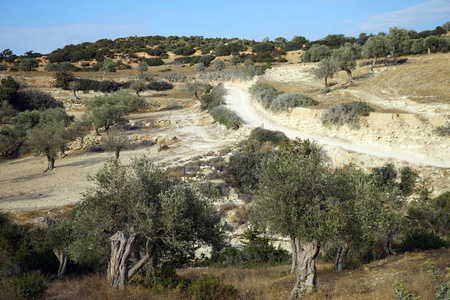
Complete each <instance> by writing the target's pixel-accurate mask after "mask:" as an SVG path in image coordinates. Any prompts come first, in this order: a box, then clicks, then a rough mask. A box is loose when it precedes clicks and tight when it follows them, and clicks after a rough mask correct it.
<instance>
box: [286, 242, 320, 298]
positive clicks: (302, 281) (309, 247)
mask: <svg viewBox="0 0 450 300" xmlns="http://www.w3.org/2000/svg"><path fill="white" fill-rule="evenodd" d="M295 243H296V245H297V249H298V255H297V261H298V273H297V280H296V282H295V286H294V289H293V290H292V293H291V297H290V298H289V299H290V300H291V299H296V298H299V297H300V296H301V295H302V294H305V293H310V292H312V291H313V290H314V289H315V288H316V287H317V273H316V257H317V255H319V250H320V244H319V243H318V242H317V241H312V242H309V243H306V244H304V246H303V247H301V245H300V241H299V240H298V239H296V240H295Z"/></svg>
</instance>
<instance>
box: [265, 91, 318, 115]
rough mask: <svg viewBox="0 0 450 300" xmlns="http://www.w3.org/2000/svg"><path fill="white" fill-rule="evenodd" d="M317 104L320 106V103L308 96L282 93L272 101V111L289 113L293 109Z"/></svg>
mask: <svg viewBox="0 0 450 300" xmlns="http://www.w3.org/2000/svg"><path fill="white" fill-rule="evenodd" d="M317 104H319V102H317V101H316V100H314V99H313V98H311V97H308V96H304V95H299V94H291V93H282V94H279V95H278V96H277V97H276V98H275V99H273V100H272V101H271V104H270V110H272V111H275V112H277V111H288V110H289V108H291V107H299V106H313V105H317Z"/></svg>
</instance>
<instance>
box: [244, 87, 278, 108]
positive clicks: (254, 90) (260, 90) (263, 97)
mask: <svg viewBox="0 0 450 300" xmlns="http://www.w3.org/2000/svg"><path fill="white" fill-rule="evenodd" d="M249 92H250V95H252V96H253V97H254V98H255V99H256V100H257V101H258V102H259V103H260V104H261V105H262V106H263V107H264V108H266V109H268V108H269V107H270V105H271V104H272V101H273V99H275V98H276V97H277V96H278V95H279V93H278V92H277V91H276V90H275V89H274V88H273V87H271V86H270V85H268V84H265V83H255V84H254V85H252V86H251V87H250V89H249Z"/></svg>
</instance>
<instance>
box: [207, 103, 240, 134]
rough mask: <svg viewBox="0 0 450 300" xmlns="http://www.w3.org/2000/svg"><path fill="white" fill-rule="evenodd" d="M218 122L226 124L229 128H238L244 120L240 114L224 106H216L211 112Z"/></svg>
mask: <svg viewBox="0 0 450 300" xmlns="http://www.w3.org/2000/svg"><path fill="white" fill-rule="evenodd" d="M209 113H210V114H211V116H212V117H213V118H214V120H216V121H217V122H219V123H221V124H223V125H225V126H226V127H227V129H233V130H237V129H239V128H240V127H241V125H242V123H243V121H242V119H241V118H240V117H239V116H238V114H237V113H236V112H235V111H233V110H229V109H227V108H226V107H224V106H216V107H214V108H213V109H211V110H210V112H209Z"/></svg>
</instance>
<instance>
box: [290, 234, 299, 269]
mask: <svg viewBox="0 0 450 300" xmlns="http://www.w3.org/2000/svg"><path fill="white" fill-rule="evenodd" d="M290 238H291V248H292V264H291V273H294V272H295V269H296V268H297V264H298V260H297V259H298V249H297V244H296V240H297V239H296V238H295V236H293V235H291V236H290Z"/></svg>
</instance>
